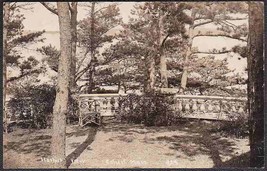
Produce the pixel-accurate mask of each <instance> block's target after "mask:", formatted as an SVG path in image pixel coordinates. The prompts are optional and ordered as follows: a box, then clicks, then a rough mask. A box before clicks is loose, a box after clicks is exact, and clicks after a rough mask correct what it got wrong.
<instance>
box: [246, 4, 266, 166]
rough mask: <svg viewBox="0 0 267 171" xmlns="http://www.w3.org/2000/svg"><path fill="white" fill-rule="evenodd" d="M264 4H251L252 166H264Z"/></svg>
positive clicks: (249, 59)
mask: <svg viewBox="0 0 267 171" xmlns="http://www.w3.org/2000/svg"><path fill="white" fill-rule="evenodd" d="M263 7H264V6H263V3H261V2H249V42H248V47H249V54H248V59H247V62H248V109H249V132H250V135H249V140H250V166H251V167H263V164H264V113H263V107H264V103H263V102H264V98H263V93H264V92H263V56H264V55H263V29H264V25H263V17H264V12H263Z"/></svg>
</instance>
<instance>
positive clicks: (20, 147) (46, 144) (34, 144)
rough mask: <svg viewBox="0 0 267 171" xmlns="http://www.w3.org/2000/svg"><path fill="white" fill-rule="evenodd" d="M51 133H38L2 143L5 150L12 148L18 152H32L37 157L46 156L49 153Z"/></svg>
mask: <svg viewBox="0 0 267 171" xmlns="http://www.w3.org/2000/svg"><path fill="white" fill-rule="evenodd" d="M50 146H51V135H39V136H34V137H32V138H31V137H30V138H26V139H24V140H20V141H9V142H7V144H6V145H4V149H5V151H9V150H14V151H16V152H18V153H22V154H29V153H33V154H35V155H36V156H38V157H47V156H50V155H51V151H50Z"/></svg>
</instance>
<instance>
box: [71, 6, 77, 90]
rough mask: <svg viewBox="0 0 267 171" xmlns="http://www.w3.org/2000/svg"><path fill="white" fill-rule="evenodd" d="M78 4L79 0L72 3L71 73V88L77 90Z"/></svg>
mask: <svg viewBox="0 0 267 171" xmlns="http://www.w3.org/2000/svg"><path fill="white" fill-rule="evenodd" d="M77 4H78V2H72V3H71V10H70V12H71V18H70V20H71V37H72V40H71V51H72V52H71V75H70V87H71V90H73V91H74V90H76V81H75V74H76V45H77V13H78V10H77Z"/></svg>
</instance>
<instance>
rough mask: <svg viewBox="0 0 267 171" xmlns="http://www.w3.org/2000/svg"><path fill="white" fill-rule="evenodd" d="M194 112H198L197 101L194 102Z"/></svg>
mask: <svg viewBox="0 0 267 171" xmlns="http://www.w3.org/2000/svg"><path fill="white" fill-rule="evenodd" d="M192 110H193V111H194V112H196V111H197V101H196V100H193V106H192Z"/></svg>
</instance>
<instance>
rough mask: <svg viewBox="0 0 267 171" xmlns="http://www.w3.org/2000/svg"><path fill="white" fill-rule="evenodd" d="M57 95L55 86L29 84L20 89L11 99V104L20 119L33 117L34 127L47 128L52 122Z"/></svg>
mask: <svg viewBox="0 0 267 171" xmlns="http://www.w3.org/2000/svg"><path fill="white" fill-rule="evenodd" d="M55 96H56V90H55V87H54V86H50V85H38V86H29V87H26V88H24V89H18V90H17V91H16V93H15V94H14V97H13V98H12V99H11V100H10V101H9V106H10V108H11V112H12V114H14V115H16V116H18V117H19V120H30V119H32V125H31V126H32V127H38V128H46V127H48V126H51V123H52V119H51V118H52V113H53V106H54V101H55Z"/></svg>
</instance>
